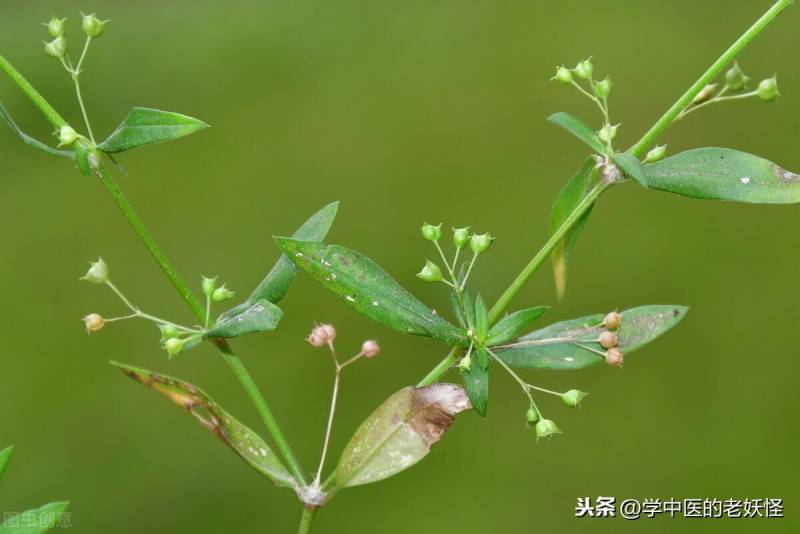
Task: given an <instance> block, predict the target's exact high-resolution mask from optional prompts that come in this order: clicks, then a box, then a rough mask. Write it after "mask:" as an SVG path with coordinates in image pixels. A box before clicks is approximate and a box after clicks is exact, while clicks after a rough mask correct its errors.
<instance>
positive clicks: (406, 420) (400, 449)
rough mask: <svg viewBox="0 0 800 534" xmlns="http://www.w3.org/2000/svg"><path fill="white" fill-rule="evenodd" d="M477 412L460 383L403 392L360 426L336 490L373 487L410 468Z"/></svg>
mask: <svg viewBox="0 0 800 534" xmlns="http://www.w3.org/2000/svg"><path fill="white" fill-rule="evenodd" d="M471 407H472V406H471V405H470V402H469V399H468V398H467V394H466V392H465V391H464V389H463V388H461V387H460V386H457V385H455V384H433V385H431V386H427V387H424V388H414V387H410V386H409V387H406V388H403V389H401V390H400V391H398V392H397V393H395V394H394V395H392V396H391V397H389V398H388V399H386V401H384V403H383V404H381V405H380V406H379V407H378V409H377V410H375V411H374V412H373V413H372V415H370V416H369V417H368V418H367V420H366V421H364V422H363V423H361V426H360V427H358V430H356V433H355V434H354V435H353V437H352V438H351V439H350V442H349V443H348V444H347V447H346V448H345V450H344V452H343V453H342V457H341V459H340V460H339V465H338V466H337V467H336V485H337V486H338V487H340V488H344V487H348V486H358V485H361V484H369V483H371V482H377V481H379V480H383V479H384V478H388V477H390V476H392V475H395V474H397V473H399V472H400V471H403V470H404V469H408V468H409V467H411V466H412V465H414V464H415V463H417V462H418V461H420V460H421V459H422V458H424V457H425V456H426V455H427V454H428V452H430V449H431V446H432V445H433V444H434V443H436V442H437V441H439V440H440V439H441V438H442V435H444V433H445V432H447V429H448V428H450V425H451V424H452V423H453V419H454V418H455V416H456V415H457V414H459V413H461V412H463V411H464V410H468V409H470V408H471Z"/></svg>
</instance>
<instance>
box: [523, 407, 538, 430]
mask: <svg viewBox="0 0 800 534" xmlns="http://www.w3.org/2000/svg"><path fill="white" fill-rule="evenodd" d="M525 419H527V421H528V425H529V426H533V425H535V424H536V421H538V420H539V412H538V411H536V408H534V407H533V406H531V407H530V408H528V411H527V412H526V413H525Z"/></svg>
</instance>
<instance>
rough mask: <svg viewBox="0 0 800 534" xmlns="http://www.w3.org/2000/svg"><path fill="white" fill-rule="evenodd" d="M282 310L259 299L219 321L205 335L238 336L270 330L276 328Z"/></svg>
mask: <svg viewBox="0 0 800 534" xmlns="http://www.w3.org/2000/svg"><path fill="white" fill-rule="evenodd" d="M282 316H283V310H281V309H280V308H279V307H277V306H276V305H274V304H273V303H271V302H270V301H268V300H267V299H261V300H259V301H257V302H255V303H254V304H252V305H251V306H249V307H248V308H246V309H245V310H243V311H242V312H240V313H238V314H237V315H234V316H233V317H230V318H228V319H225V320H224V321H219V322H217V324H216V325H215V326H214V328H212V329H211V330H209V331H208V332H206V333H205V337H207V338H208V337H224V338H231V337H239V336H243V335H245V334H254V333H256V332H272V331H273V330H275V329H276V328H278V323H279V322H280V320H281V317H282Z"/></svg>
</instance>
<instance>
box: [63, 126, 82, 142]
mask: <svg viewBox="0 0 800 534" xmlns="http://www.w3.org/2000/svg"><path fill="white" fill-rule="evenodd" d="M79 138H80V136H79V135H78V132H76V131H75V129H74V128H73V127H72V126H70V125H68V124H65V125H64V126H62V127H61V128H59V129H58V146H69V145H71V144H72V143H74V142H75V141H77V140H78V139H79Z"/></svg>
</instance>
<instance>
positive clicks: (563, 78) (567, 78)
mask: <svg viewBox="0 0 800 534" xmlns="http://www.w3.org/2000/svg"><path fill="white" fill-rule="evenodd" d="M550 79H551V80H556V81H558V82H561V83H563V84H570V83H572V73H571V72H570V70H569V69H568V68H566V67H563V66H562V67H557V68H556V74H555V76H553V77H552V78H550Z"/></svg>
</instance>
